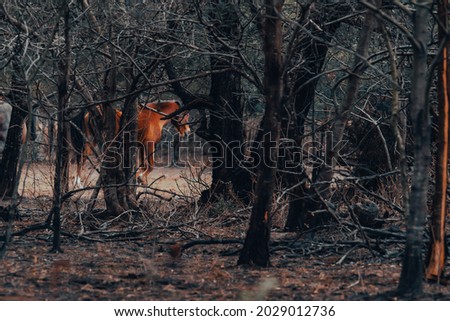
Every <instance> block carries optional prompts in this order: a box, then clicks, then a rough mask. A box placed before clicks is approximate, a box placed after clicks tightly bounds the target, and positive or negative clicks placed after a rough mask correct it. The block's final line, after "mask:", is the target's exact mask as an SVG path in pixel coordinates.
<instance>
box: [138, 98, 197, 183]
mask: <svg viewBox="0 0 450 321" xmlns="http://www.w3.org/2000/svg"><path fill="white" fill-rule="evenodd" d="M180 107H181V105H180V103H179V102H177V101H165V102H158V103H149V104H147V105H145V106H141V109H140V111H139V115H138V140H139V142H140V143H141V146H140V147H141V148H140V152H139V162H138V165H139V170H138V172H137V177H138V179H139V180H140V181H142V183H144V184H147V176H148V174H149V173H150V172H151V171H152V170H153V168H154V166H155V157H154V153H155V146H156V144H157V143H159V142H160V141H161V137H162V131H163V128H164V126H166V125H167V124H168V123H169V122H171V123H172V125H174V126H175V128H176V130H177V131H178V133H179V134H180V136H181V137H183V136H184V135H186V134H188V133H189V132H190V131H191V129H190V128H189V125H188V121H189V114H188V113H181V114H180V115H178V116H175V117H173V118H171V119H163V118H165V117H164V116H167V115H169V114H171V113H173V112H175V111H177V110H178V109H180Z"/></svg>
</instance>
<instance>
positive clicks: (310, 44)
mask: <svg viewBox="0 0 450 321" xmlns="http://www.w3.org/2000/svg"><path fill="white" fill-rule="evenodd" d="M345 12H347V11H345ZM340 15H342V13H340V11H339V10H338V8H336V10H335V14H333V15H328V16H327V19H326V20H325V21H323V26H322V30H323V31H322V32H321V33H319V34H315V36H316V39H310V38H309V37H306V38H305V39H304V40H302V41H300V42H299V43H298V45H297V46H296V48H294V50H295V51H296V52H297V54H296V56H294V58H293V63H292V64H293V65H294V64H296V63H298V61H299V60H300V59H301V60H302V64H301V66H300V68H299V70H297V71H296V72H295V74H294V75H293V76H292V78H293V79H292V83H293V85H292V93H287V95H289V96H292V97H293V98H294V102H293V104H289V105H288V106H287V107H286V108H285V109H284V110H283V111H284V113H283V117H282V128H285V129H287V137H288V138H289V139H290V140H292V142H293V143H294V147H295V148H294V150H293V152H299V150H298V149H299V148H300V151H301V147H302V144H303V135H304V133H305V121H306V119H307V117H308V114H309V112H310V111H311V110H312V109H313V106H314V99H315V91H316V86H317V83H318V80H319V79H318V77H317V76H318V75H319V74H320V73H321V72H322V67H323V64H324V61H325V58H326V55H327V52H328V45H327V43H326V40H328V39H329V38H330V37H331V36H332V35H333V34H334V32H335V31H336V30H337V28H338V27H339V25H340V23H339V22H336V23H330V22H331V21H334V20H337V21H339V20H338V19H337V18H338V17H339V16H340ZM300 23H301V22H300ZM320 38H322V39H323V41H320V40H317V39H320ZM297 56H298V57H297ZM289 87H290V86H289ZM289 147H290V146H289ZM286 154H287V155H288V157H287V159H286V160H285V162H286V161H289V164H296V165H297V166H294V167H293V168H291V169H287V170H288V172H289V173H288V174H287V175H285V176H286V177H285V179H286V183H287V186H286V188H292V189H291V190H290V192H289V211H288V216H287V219H286V224H285V229H286V230H297V229H300V230H302V229H304V228H306V226H305V223H306V221H307V220H308V217H307V213H308V211H309V210H312V209H313V208H311V202H314V198H313V195H310V194H311V192H310V190H309V189H308V188H307V187H306V185H305V184H302V183H301V181H302V180H303V179H304V178H305V173H304V169H303V166H302V160H301V159H300V160H298V159H294V158H292V157H293V156H295V154H292V153H291V154H289V150H288V151H286V152H285V155H286ZM296 155H297V156H298V155H299V153H297V154H296ZM282 166H283V164H282Z"/></svg>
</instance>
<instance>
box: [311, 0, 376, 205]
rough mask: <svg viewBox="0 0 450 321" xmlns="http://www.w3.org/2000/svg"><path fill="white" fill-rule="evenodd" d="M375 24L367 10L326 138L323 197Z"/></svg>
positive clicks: (320, 176)
mask: <svg viewBox="0 0 450 321" xmlns="http://www.w3.org/2000/svg"><path fill="white" fill-rule="evenodd" d="M369 2H370V3H371V4H373V5H374V7H376V8H379V7H380V5H381V0H370V1H369ZM375 25H376V19H375V15H374V13H373V12H372V11H371V10H367V12H366V14H365V18H364V24H363V26H362V29H361V32H360V38H359V41H358V45H357V47H356V53H355V56H354V62H353V70H352V71H351V73H350V75H349V77H348V84H347V88H346V94H345V98H344V101H343V103H342V104H341V105H340V106H336V112H335V115H334V119H333V123H332V129H331V135H328V136H327V138H326V139H327V141H326V152H325V153H326V155H325V164H324V166H323V168H321V170H320V171H319V174H318V180H319V181H320V182H323V183H320V184H317V189H318V193H320V194H321V195H322V197H323V198H328V196H329V188H330V183H329V182H331V181H332V178H333V173H334V168H335V165H336V163H337V160H338V159H339V153H340V149H341V148H342V138H343V136H344V133H345V128H346V126H347V121H348V119H349V117H350V115H351V112H352V110H353V104H354V102H355V100H356V98H357V97H358V89H359V86H360V82H361V76H362V75H363V73H364V70H365V69H366V68H367V62H366V57H367V55H368V52H369V46H370V43H371V36H372V33H373V29H374V28H375Z"/></svg>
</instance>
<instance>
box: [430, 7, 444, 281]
mask: <svg viewBox="0 0 450 321" xmlns="http://www.w3.org/2000/svg"><path fill="white" fill-rule="evenodd" d="M447 7H448V0H440V1H439V7H438V16H439V21H440V27H439V40H440V42H441V43H443V42H447V43H446V44H444V48H443V50H442V54H441V57H442V61H441V63H440V65H439V69H438V99H439V103H438V108H439V120H438V123H439V129H438V142H437V147H438V148H437V155H436V170H435V173H436V187H435V192H434V197H433V212H432V215H431V227H430V229H431V233H430V234H431V243H430V250H429V252H430V253H429V257H428V266H427V269H426V278H427V279H429V280H437V281H439V280H440V278H441V277H442V275H443V273H444V267H445V260H446V254H447V253H446V237H445V219H446V216H447V213H448V212H447V211H448V205H447V187H448V165H449V163H448V139H449V137H448V135H449V130H448V127H449V121H450V119H449V103H450V100H449V92H450V84H449V76H450V71H449V70H448V53H449V51H448V50H449V48H450V45H449V44H448V40H446V33H447V29H448V9H447Z"/></svg>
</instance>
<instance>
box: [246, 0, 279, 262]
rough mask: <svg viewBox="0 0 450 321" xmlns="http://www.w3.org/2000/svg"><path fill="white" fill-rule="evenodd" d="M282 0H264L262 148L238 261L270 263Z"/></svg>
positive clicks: (276, 152) (276, 146)
mask: <svg viewBox="0 0 450 321" xmlns="http://www.w3.org/2000/svg"><path fill="white" fill-rule="evenodd" d="M283 3H284V1H283V0H266V1H265V6H266V17H265V22H264V56H265V64H264V95H265V98H266V110H265V113H264V119H263V123H262V130H263V133H264V134H263V139H262V148H261V149H260V150H259V153H260V156H261V157H260V158H259V159H261V160H262V163H261V164H259V168H258V176H257V182H256V189H255V195H256V201H255V204H254V205H253V209H252V214H251V217H250V226H249V229H248V231H247V236H246V238H245V243H244V247H243V249H242V252H241V255H240V257H239V260H238V264H255V265H258V266H262V267H267V266H269V265H270V256H269V240H270V228H271V216H272V214H271V211H272V209H271V208H272V198H273V191H274V187H275V175H276V170H277V158H278V144H279V140H280V110H281V97H282V94H283V81H282V74H283V72H282V63H283V62H282V61H283V56H282V42H283V33H282V23H281V16H280V15H281V9H282V7H283Z"/></svg>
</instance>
